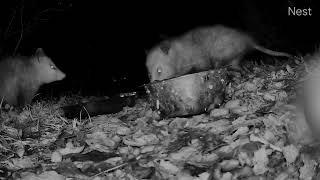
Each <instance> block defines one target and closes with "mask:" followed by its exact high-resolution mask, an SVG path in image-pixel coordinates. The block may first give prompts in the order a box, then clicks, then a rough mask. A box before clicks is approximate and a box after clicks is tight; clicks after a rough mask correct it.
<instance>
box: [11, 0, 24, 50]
mask: <svg viewBox="0 0 320 180" xmlns="http://www.w3.org/2000/svg"><path fill="white" fill-rule="evenodd" d="M23 8H24V0H22V4H21V7H20V23H21V33H20V38H19V41H18V43H17V45H16V47H15V48H14V51H13V55H15V54H16V52H17V50H18V48H19V46H20V43H21V41H22V38H23V30H24V27H23Z"/></svg>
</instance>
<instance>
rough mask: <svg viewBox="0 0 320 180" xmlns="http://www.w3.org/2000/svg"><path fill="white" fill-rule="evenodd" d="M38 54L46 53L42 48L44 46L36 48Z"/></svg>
mask: <svg viewBox="0 0 320 180" xmlns="http://www.w3.org/2000/svg"><path fill="white" fill-rule="evenodd" d="M36 54H44V51H43V49H42V48H38V49H37V50H36Z"/></svg>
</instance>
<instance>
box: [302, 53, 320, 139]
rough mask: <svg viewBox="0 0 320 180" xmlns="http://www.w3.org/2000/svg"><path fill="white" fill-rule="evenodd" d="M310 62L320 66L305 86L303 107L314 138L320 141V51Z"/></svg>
mask: <svg viewBox="0 0 320 180" xmlns="http://www.w3.org/2000/svg"><path fill="white" fill-rule="evenodd" d="M308 60H310V61H317V62H318V63H319V65H318V66H317V67H316V68H315V69H314V70H313V71H312V73H311V76H309V77H308V79H307V80H306V81H305V82H304V84H303V97H302V98H301V99H302V102H303V103H302V107H303V108H304V113H305V117H306V121H307V123H308V125H309V127H310V129H311V131H312V134H313V137H314V138H315V139H317V140H320V49H319V50H318V52H316V53H315V54H314V55H313V56H311V57H308V58H307V59H306V61H308Z"/></svg>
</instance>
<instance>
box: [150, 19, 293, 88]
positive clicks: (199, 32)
mask: <svg viewBox="0 0 320 180" xmlns="http://www.w3.org/2000/svg"><path fill="white" fill-rule="evenodd" d="M252 49H256V50H258V51H261V52H263V53H266V54H269V55H272V56H284V57H291V55H290V54H288V53H284V52H276V51H272V50H270V49H267V48H264V47H262V46H259V45H258V44H257V43H256V42H255V40H254V39H253V38H251V37H250V36H249V35H247V34H245V33H242V32H240V31H237V30H235V29H232V28H228V27H225V26H222V25H216V26H213V27H203V28H197V29H194V30H191V31H189V32H187V33H185V34H184V35H182V36H181V37H178V38H175V39H172V40H167V41H164V42H162V43H160V45H158V46H156V47H154V48H153V49H152V50H151V51H150V53H148V55H147V60H146V67H147V70H148V73H149V78H150V81H151V82H152V81H155V80H163V79H169V78H173V77H177V76H181V75H185V74H188V73H190V72H200V71H205V70H209V69H212V68H219V67H221V66H224V65H231V66H232V67H233V68H234V69H240V67H239V62H240V60H241V59H242V57H243V56H244V55H245V53H247V52H248V51H249V50H252Z"/></svg>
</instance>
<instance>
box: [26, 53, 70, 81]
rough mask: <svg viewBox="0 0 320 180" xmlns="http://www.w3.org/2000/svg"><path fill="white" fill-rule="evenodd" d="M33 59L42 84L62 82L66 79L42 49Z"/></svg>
mask: <svg viewBox="0 0 320 180" xmlns="http://www.w3.org/2000/svg"><path fill="white" fill-rule="evenodd" d="M31 58H32V59H31V61H32V63H33V65H34V68H35V71H36V73H37V78H38V81H39V82H40V83H51V82H54V81H60V80H62V79H64V78H65V77H66V75H65V74H64V73H63V72H62V71H61V70H60V69H59V68H58V67H57V66H56V65H55V64H54V63H53V61H52V60H51V58H49V57H48V56H46V54H45V53H44V51H43V50H42V49H41V48H38V49H37V51H36V53H35V54H34V55H33V56H32V57H31Z"/></svg>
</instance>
